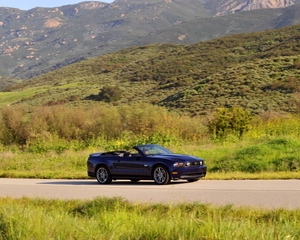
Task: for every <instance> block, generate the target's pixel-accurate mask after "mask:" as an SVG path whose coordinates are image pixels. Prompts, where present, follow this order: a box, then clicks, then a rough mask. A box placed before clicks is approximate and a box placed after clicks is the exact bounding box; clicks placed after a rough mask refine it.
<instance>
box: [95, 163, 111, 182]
mask: <svg viewBox="0 0 300 240" xmlns="http://www.w3.org/2000/svg"><path fill="white" fill-rule="evenodd" d="M96 178H97V181H98V182H99V183H100V184H108V183H111V181H112V178H111V174H110V172H109V170H108V169H107V168H106V167H104V166H101V167H99V168H98V169H97V171H96Z"/></svg>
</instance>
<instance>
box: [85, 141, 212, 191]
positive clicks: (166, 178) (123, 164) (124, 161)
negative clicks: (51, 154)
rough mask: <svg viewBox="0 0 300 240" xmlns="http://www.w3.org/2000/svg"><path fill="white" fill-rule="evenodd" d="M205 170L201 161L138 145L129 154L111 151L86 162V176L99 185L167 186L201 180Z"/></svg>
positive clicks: (91, 156) (159, 148) (95, 155)
mask: <svg viewBox="0 0 300 240" xmlns="http://www.w3.org/2000/svg"><path fill="white" fill-rule="evenodd" d="M206 169H207V167H206V166H205V165H204V160H203V159H201V158H197V157H193V156H189V155H181V154H174V153H172V152H171V151H169V150H168V149H166V148H164V147H162V146H159V145H152V144H151V145H139V146H135V147H133V149H132V151H130V152H129V151H112V152H103V153H93V154H90V156H89V158H88V160H87V172H88V176H90V177H95V178H96V179H97V181H98V182H99V183H100V184H108V183H111V181H112V180H117V179H129V180H131V181H132V182H137V181H139V180H154V181H155V182H156V183H157V184H160V185H164V184H168V183H169V182H170V181H171V180H179V179H185V180H187V181H188V182H195V181H198V180H199V179H200V178H202V177H205V175H206Z"/></svg>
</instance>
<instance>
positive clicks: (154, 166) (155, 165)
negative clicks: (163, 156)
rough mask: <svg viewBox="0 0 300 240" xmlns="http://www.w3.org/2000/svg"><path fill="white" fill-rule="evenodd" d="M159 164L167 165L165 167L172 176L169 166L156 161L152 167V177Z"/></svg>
mask: <svg viewBox="0 0 300 240" xmlns="http://www.w3.org/2000/svg"><path fill="white" fill-rule="evenodd" d="M157 166H163V167H165V169H166V170H167V171H168V173H169V175H170V177H171V172H170V169H169V168H168V166H167V165H166V164H164V163H161V162H158V163H155V164H154V165H153V166H152V168H151V177H152V178H153V172H154V169H155V168H156V167H157Z"/></svg>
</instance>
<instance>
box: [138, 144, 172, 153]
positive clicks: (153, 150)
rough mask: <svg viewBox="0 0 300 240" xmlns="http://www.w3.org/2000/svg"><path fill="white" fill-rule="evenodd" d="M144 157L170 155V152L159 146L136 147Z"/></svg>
mask: <svg viewBox="0 0 300 240" xmlns="http://www.w3.org/2000/svg"><path fill="white" fill-rule="evenodd" d="M137 148H138V149H140V150H141V151H142V152H143V153H144V154H145V155H157V154H172V152H171V151H170V150H168V149H166V148H164V147H162V146H159V145H141V146H137Z"/></svg>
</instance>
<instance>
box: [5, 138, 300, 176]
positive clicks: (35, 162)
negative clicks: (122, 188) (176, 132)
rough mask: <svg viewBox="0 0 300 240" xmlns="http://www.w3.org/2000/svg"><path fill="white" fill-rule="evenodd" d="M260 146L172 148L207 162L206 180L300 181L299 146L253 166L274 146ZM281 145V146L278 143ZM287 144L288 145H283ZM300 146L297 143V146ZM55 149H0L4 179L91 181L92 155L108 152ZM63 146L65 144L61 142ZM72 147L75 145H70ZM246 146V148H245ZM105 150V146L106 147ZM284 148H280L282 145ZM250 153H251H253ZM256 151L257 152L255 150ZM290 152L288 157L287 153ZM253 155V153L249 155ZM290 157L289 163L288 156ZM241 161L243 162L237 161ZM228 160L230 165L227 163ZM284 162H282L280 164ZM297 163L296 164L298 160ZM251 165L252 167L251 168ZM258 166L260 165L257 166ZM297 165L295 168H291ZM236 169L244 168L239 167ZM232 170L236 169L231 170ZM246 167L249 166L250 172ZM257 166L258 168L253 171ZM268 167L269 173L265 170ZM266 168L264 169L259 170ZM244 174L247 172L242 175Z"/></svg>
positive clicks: (278, 150) (48, 147) (293, 146)
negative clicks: (89, 162)
mask: <svg viewBox="0 0 300 240" xmlns="http://www.w3.org/2000/svg"><path fill="white" fill-rule="evenodd" d="M274 142H276V141H275V140H272V141H268V142H267V143H260V144H255V145H250V146H249V145H246V143H243V142H239V143H236V144H232V143H231V144H228V145H225V146H220V145H215V146H200V147H199V146H197V145H183V146H170V147H169V148H170V149H171V150H172V151H173V152H175V153H182V154H190V155H194V156H197V157H201V158H204V159H205V160H206V165H207V166H208V173H207V176H206V177H205V178H204V179H300V171H299V170H298V165H297V164H299V160H297V159H298V157H297V156H298V150H297V149H298V144H295V145H293V143H294V142H293V141H291V142H292V143H288V144H289V147H287V148H282V147H278V149H275V148H274V145H272V149H271V150H272V151H273V152H272V153H269V149H267V152H268V154H266V155H262V156H260V157H259V159H260V160H256V159H255V161H254V163H253V162H251V161H252V159H253V156H255V153H252V151H254V150H256V151H258V152H260V150H259V149H260V148H262V149H264V148H265V146H269V145H271V144H270V143H274ZM277 142H280V141H279V140H277ZM283 142H284V141H283ZM296 143H297V142H296ZM53 144H54V146H53V148H51V146H49V145H47V146H35V147H34V148H33V147H32V148H29V149H27V150H25V151H24V150H19V149H18V148H17V147H12V146H11V148H10V149H8V148H7V149H5V150H4V148H2V151H1V148H0V159H1V161H0V177H2V178H4V177H5V178H45V179H85V178H88V177H87V174H86V160H87V158H88V156H89V154H90V153H93V152H101V151H105V149H104V148H102V149H100V148H97V147H91V146H90V147H86V148H85V149H79V150H78V149H76V147H75V145H73V147H74V149H67V148H66V147H65V148H64V146H61V145H56V144H58V142H55V143H53ZM61 144H64V143H63V142H61ZM68 144H69V147H70V146H72V143H70V142H69V143H68ZM115 144H116V146H109V149H119V148H120V149H121V148H122V147H118V146H117V145H118V144H119V142H118V141H117V142H115ZM244 144H245V146H244ZM102 146H103V147H104V145H102ZM279 146H280V145H279ZM249 149H250V150H249ZM253 149H254V150H253ZM286 151H288V153H285V152H286ZM249 152H250V153H251V154H250V155H249ZM286 154H287V155H288V156H290V159H292V160H289V161H288V160H287V159H286V156H287V155H286ZM237 158H239V159H237ZM224 159H226V161H225V160H224ZM274 159H275V160H276V161H275V163H276V166H277V165H280V166H281V167H280V168H278V169H276V168H275V167H274ZM278 159H282V160H281V161H277V160H278ZM295 159H296V160H295ZM278 162H279V163H278ZM247 163H249V166H248V165H247ZM255 164H256V165H255ZM289 164H294V165H289ZM234 165H238V166H240V167H239V168H238V167H235V166H234ZM230 166H232V167H231V168H232V169H231V168H230ZM244 166H248V168H249V169H250V170H249V169H248V171H247V169H245V167H244ZM253 166H255V167H256V168H254V170H255V171H254V170H253ZM264 166H267V169H266V168H264ZM288 166H291V167H293V166H295V167H297V168H296V169H292V168H288ZM259 167H262V169H259ZM242 170H243V171H242Z"/></svg>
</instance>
